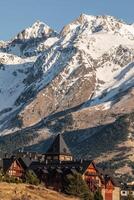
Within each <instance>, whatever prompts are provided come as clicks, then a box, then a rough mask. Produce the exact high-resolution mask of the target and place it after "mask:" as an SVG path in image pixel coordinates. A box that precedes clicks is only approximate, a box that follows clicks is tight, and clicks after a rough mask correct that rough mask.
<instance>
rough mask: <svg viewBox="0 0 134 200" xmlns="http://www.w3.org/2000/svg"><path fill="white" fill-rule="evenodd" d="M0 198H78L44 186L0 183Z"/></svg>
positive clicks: (2, 199)
mask: <svg viewBox="0 0 134 200" xmlns="http://www.w3.org/2000/svg"><path fill="white" fill-rule="evenodd" d="M0 200H76V198H70V197H67V196H65V195H63V194H60V193H58V192H55V191H52V190H48V189H46V188H45V187H43V186H30V185H26V184H13V183H11V184H9V183H0Z"/></svg>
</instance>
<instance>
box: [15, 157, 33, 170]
mask: <svg viewBox="0 0 134 200" xmlns="http://www.w3.org/2000/svg"><path fill="white" fill-rule="evenodd" d="M18 161H19V163H20V164H21V165H22V167H23V168H24V169H27V168H28V167H29V166H30V164H31V162H32V161H31V160H30V158H23V157H21V158H19V159H18Z"/></svg>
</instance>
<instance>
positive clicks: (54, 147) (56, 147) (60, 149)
mask: <svg viewBox="0 0 134 200" xmlns="http://www.w3.org/2000/svg"><path fill="white" fill-rule="evenodd" d="M44 157H45V160H48V161H50V160H57V161H58V160H59V161H72V160H73V156H72V154H71V152H70V150H69V148H68V147H67V145H66V143H65V141H64V139H63V137H62V135H61V134H58V135H57V136H56V138H55V139H54V141H53V143H52V144H51V146H50V147H49V149H48V150H47V152H46V153H45V154H44Z"/></svg>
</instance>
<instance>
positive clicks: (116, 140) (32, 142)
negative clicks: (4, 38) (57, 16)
mask: <svg viewBox="0 0 134 200" xmlns="http://www.w3.org/2000/svg"><path fill="white" fill-rule="evenodd" d="M0 47H1V53H0V62H1V68H0V77H1V81H0V83H1V90H0V91H1V93H0V104H1V105H0V114H1V115H0V130H1V140H0V145H1V148H2V149H3V150H8V151H11V150H14V149H16V148H19V147H22V146H27V148H30V149H34V150H35V149H36V150H39V151H45V149H47V147H48V145H49V142H50V140H51V136H52V135H53V134H56V133H63V134H64V136H65V139H66V141H67V143H68V145H69V146H70V148H71V149H72V151H73V153H74V154H75V156H76V157H78V155H79V157H86V158H87V157H88V158H89V157H90V158H96V159H98V162H103V161H104V160H105V159H106V157H105V156H106V154H107V153H109V155H110V156H111V157H110V158H109V159H108V158H107V163H109V161H110V160H111V159H114V157H115V156H117V154H119V155H120V154H122V155H123V154H124V152H125V150H126V148H129V149H130V151H129V152H128V154H127V155H126V156H127V162H130V161H132V162H133V158H132V156H130V154H131V153H130V152H131V150H132V144H131V142H130V140H133V139H132V138H133V137H132V138H131V137H130V135H131V136H132V135H133V130H132V132H131V134H130V131H129V129H125V132H124V131H123V130H124V129H123V128H124V124H125V122H126V121H127V119H129V120H130V121H133V117H132V116H133V114H132V113H133V112H134V103H133V102H134V26H133V25H128V24H126V23H125V22H123V21H121V20H118V19H116V18H114V17H111V16H88V15H85V14H82V15H81V16H80V17H78V18H77V19H76V20H74V21H73V22H71V23H70V24H68V25H66V26H65V27H64V28H63V29H62V30H61V32H60V33H59V34H57V33H56V32H55V31H53V30H52V29H51V28H49V27H48V26H47V25H45V24H43V23H42V22H36V23H35V24H34V25H33V26H32V27H30V28H27V29H26V30H25V31H23V32H21V33H19V34H18V36H16V37H15V38H14V40H12V41H10V42H7V43H4V42H1V43H0ZM16 47H17V49H19V50H17V51H15V49H16ZM40 47H41V48H40ZM7 88H9V89H8V90H7ZM128 116H129V117H128ZM122 118H123V120H124V121H123V122H122V123H123V126H122V124H120V119H122ZM111 127H112V128H111ZM130 127H131V129H132V126H131V124H130ZM112 130H113V131H112ZM9 133H10V134H9ZM129 137H130V138H131V139H130V138H129ZM128 138H129V141H128ZM96 145H97V146H96ZM119 145H120V147H121V148H117V147H118V146H119ZM122 145H123V146H122ZM7 146H8V147H7ZM28 146H30V147H28ZM5 147H6V148H5ZM7 148H8V149H7ZM122 159H123V162H122V166H121V167H124V166H125V158H124V157H122ZM107 163H105V164H107ZM115 165H116V162H115ZM131 166H132V165H131ZM131 166H130V167H131ZM112 167H114V166H112ZM118 170H119V171H118ZM118 172H120V169H117V173H118Z"/></svg>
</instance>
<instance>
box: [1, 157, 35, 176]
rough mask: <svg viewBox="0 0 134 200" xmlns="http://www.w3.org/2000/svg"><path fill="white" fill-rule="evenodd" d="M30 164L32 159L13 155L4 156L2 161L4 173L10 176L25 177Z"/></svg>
mask: <svg viewBox="0 0 134 200" xmlns="http://www.w3.org/2000/svg"><path fill="white" fill-rule="evenodd" d="M30 164H31V161H30V159H28V158H19V159H17V158H15V157H14V156H12V157H11V158H3V159H2V161H1V163H0V165H1V166H0V168H1V169H3V171H4V173H6V174H8V175H9V176H13V177H16V178H23V177H24V174H25V172H26V170H27V169H28V168H29V166H30Z"/></svg>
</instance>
